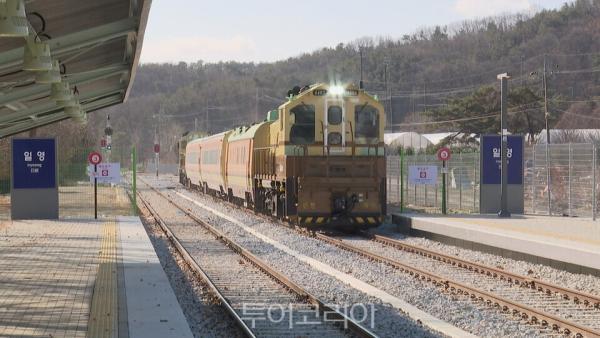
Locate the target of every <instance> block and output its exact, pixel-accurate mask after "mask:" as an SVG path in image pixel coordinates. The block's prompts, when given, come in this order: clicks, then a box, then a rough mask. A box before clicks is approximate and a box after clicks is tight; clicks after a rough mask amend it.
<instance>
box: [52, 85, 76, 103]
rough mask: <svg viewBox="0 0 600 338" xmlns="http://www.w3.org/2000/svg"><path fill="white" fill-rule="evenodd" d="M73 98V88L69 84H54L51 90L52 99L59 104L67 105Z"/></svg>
mask: <svg viewBox="0 0 600 338" xmlns="http://www.w3.org/2000/svg"><path fill="white" fill-rule="evenodd" d="M72 98H73V94H72V93H71V87H70V86H69V83H68V82H66V81H65V82H59V83H53V84H52V87H51V90H50V99H51V100H54V101H56V102H57V104H61V103H65V102H68V101H70V100H71V99H72Z"/></svg>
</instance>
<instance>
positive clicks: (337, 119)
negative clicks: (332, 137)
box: [327, 106, 342, 124]
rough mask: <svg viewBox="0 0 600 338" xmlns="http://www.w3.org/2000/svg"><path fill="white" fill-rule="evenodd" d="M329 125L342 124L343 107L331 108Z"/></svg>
mask: <svg viewBox="0 0 600 338" xmlns="http://www.w3.org/2000/svg"><path fill="white" fill-rule="evenodd" d="M327 123H329V124H340V123H342V107H340V106H331V107H329V109H327Z"/></svg>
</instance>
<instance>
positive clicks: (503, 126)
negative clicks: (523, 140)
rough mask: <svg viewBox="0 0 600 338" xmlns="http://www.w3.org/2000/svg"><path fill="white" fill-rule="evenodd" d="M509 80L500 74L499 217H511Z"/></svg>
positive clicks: (505, 75)
mask: <svg viewBox="0 0 600 338" xmlns="http://www.w3.org/2000/svg"><path fill="white" fill-rule="evenodd" d="M508 79H510V75H509V74H508V73H503V74H498V80H500V135H501V137H500V138H501V141H500V143H501V146H500V156H501V162H502V165H501V173H502V178H501V188H500V211H498V217H510V212H509V211H508V199H507V198H508V196H507V194H508V191H507V190H508V170H507V162H506V160H507V158H506V155H507V154H506V153H507V151H506V149H507V141H508V130H507V123H506V122H507V121H506V118H507V116H506V110H507V109H506V108H507V107H506V106H507V102H506V98H507V96H508Z"/></svg>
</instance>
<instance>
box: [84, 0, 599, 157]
mask: <svg viewBox="0 0 600 338" xmlns="http://www.w3.org/2000/svg"><path fill="white" fill-rule="evenodd" d="M274 43H275V42H274ZM359 48H360V49H362V50H363V55H364V80H365V81H364V82H365V87H366V89H367V90H369V91H371V92H374V93H376V94H378V96H379V98H380V99H381V100H382V101H384V103H385V104H386V107H388V119H390V117H389V111H390V110H391V109H389V97H390V95H389V93H391V96H392V98H393V112H394V115H393V122H394V124H401V123H402V124H401V125H397V126H396V130H401V129H402V130H407V129H414V128H417V127H420V126H421V124H410V123H414V122H419V121H421V122H422V121H423V120H424V119H427V118H431V117H430V116H431V114H429V115H428V114H426V113H424V112H425V111H431V110H432V109H436V108H438V107H440V106H443V105H445V104H446V103H447V100H448V99H450V98H456V96H466V95H469V94H470V93H472V92H474V91H475V90H477V89H478V88H479V87H481V86H483V85H495V84H496V82H497V80H496V75H497V74H498V73H504V72H510V73H512V75H513V78H512V80H511V86H513V87H514V86H525V87H529V88H530V89H531V90H532V91H533V92H535V93H537V94H538V95H541V89H542V79H541V74H542V69H543V62H544V54H547V55H546V61H547V65H548V72H547V74H548V95H549V97H550V98H554V99H556V98H560V99H561V100H562V102H563V103H568V104H567V105H561V108H560V109H561V111H571V110H574V111H576V113H575V114H577V115H573V116H581V115H583V116H584V117H581V120H577V119H570V122H571V123H573V121H579V122H577V123H580V124H581V125H578V126H577V127H580V128H585V127H589V126H591V125H593V124H590V123H589V122H590V121H588V120H587V119H586V118H585V116H589V115H590V114H597V115H598V116H597V119H600V109H598V108H597V106H596V103H597V102H595V101H593V100H594V98H596V99H599V97H600V0H578V1H575V2H573V3H570V4H565V5H564V6H563V7H562V8H561V9H559V10H551V11H548V10H545V11H542V12H539V13H537V14H535V15H533V16H528V15H521V14H517V15H507V16H501V17H493V18H485V19H480V20H472V21H464V22H461V23H457V24H453V25H451V26H437V27H432V28H428V29H421V30H418V31H417V32H415V33H414V34H410V35H405V36H403V37H401V38H362V39H359V40H356V41H354V42H352V43H348V44H342V43H340V44H339V45H337V46H336V47H334V48H323V49H320V50H317V51H314V52H311V53H306V54H303V55H300V56H298V57H293V58H289V59H287V60H283V61H279V62H275V63H261V64H254V63H237V62H227V63H203V62H202V61H198V62H196V63H191V64H186V63H179V64H144V65H141V66H140V67H139V70H138V73H137V77H136V81H135V84H134V88H133V92H132V95H131V97H130V98H129V101H128V103H127V104H124V105H121V106H117V107H114V108H111V109H108V110H105V113H110V114H111V120H112V121H114V122H113V127H114V129H115V134H116V137H115V143H121V144H122V145H123V146H124V145H128V146H129V145H131V144H132V142H133V143H137V144H139V145H142V146H144V145H148V147H147V148H148V149H145V148H144V149H142V153H143V154H144V153H145V154H148V153H149V152H150V146H149V145H150V144H152V141H153V137H154V130H155V125H156V121H157V120H159V119H160V125H161V128H160V130H161V140H163V141H162V143H163V149H168V148H172V146H171V143H172V142H173V140H174V138H175V137H174V136H175V135H180V134H181V133H182V132H183V131H185V130H191V129H194V125H196V126H197V128H198V129H200V130H208V132H211V133H213V132H218V131H222V130H224V129H226V128H230V127H232V126H235V125H239V124H243V123H248V122H252V121H255V120H259V119H263V115H265V112H266V111H267V110H268V109H271V108H273V107H276V106H277V105H278V104H280V103H281V102H282V101H283V99H284V96H285V93H286V92H287V90H288V89H290V88H291V87H293V86H294V85H305V84H310V83H315V82H321V81H327V82H329V81H340V82H355V83H358V80H359V74H360V71H359V64H360V58H359V53H358V50H359ZM386 65H387V69H388V77H387V78H388V81H389V86H388V88H389V91H388V92H386V90H385V68H386ZM599 100H600V99H599ZM571 101H573V102H571ZM575 101H585V102H575ZM553 102H556V101H553ZM154 115H160V116H161V117H160V118H159V117H153V116H154ZM104 116H105V114H95V116H94V117H93V119H95V120H102V119H103V118H104ZM428 116H429V117H428ZM553 122H554V123H561V121H560V120H559V119H558V118H557V119H555V120H554V121H553ZM596 124H598V123H596ZM100 125H103V124H102V123H100ZM435 126H436V129H437V130H448V129H451V128H452V126H451V125H445V124H443V123H440V124H436V125H435ZM165 146H166V147H167V148H165Z"/></svg>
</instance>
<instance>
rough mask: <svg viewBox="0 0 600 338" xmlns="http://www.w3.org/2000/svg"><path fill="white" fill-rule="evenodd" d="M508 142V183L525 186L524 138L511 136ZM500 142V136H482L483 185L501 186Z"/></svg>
mask: <svg viewBox="0 0 600 338" xmlns="http://www.w3.org/2000/svg"><path fill="white" fill-rule="evenodd" d="M506 141H507V149H506V153H507V154H506V162H507V171H508V180H507V183H508V184H523V136H521V135H509V136H508V138H507V140H506ZM500 142H501V138H500V135H484V136H481V184H501V180H502V176H501V175H502V162H501V159H502V158H501V143H500Z"/></svg>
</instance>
